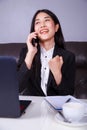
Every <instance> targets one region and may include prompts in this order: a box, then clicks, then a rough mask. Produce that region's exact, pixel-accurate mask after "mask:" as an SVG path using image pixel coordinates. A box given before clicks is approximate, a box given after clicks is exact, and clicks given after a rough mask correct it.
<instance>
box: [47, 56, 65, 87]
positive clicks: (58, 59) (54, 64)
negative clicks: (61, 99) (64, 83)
mask: <svg viewBox="0 0 87 130" xmlns="http://www.w3.org/2000/svg"><path fill="white" fill-rule="evenodd" d="M48 64H49V68H50V70H51V72H52V73H53V75H54V78H55V81H56V83H57V84H60V82H61V79H62V73H61V68H62V65H63V58H62V56H58V55H57V56H55V57H54V58H52V59H51V60H50V61H49V63H48Z"/></svg>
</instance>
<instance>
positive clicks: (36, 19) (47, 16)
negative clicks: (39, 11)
mask: <svg viewBox="0 0 87 130" xmlns="http://www.w3.org/2000/svg"><path fill="white" fill-rule="evenodd" d="M47 18H51V17H50V16H45V17H44V19H47ZM39 20H40V19H39V18H38V19H35V21H39Z"/></svg>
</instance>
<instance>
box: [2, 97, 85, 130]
mask: <svg viewBox="0 0 87 130" xmlns="http://www.w3.org/2000/svg"><path fill="white" fill-rule="evenodd" d="M19 98H20V99H22V100H32V103H31V104H30V106H29V107H28V108H27V109H26V112H25V113H24V114H23V115H22V116H21V117H20V118H16V119H12V118H0V130H87V126H82V127H70V126H65V125H61V124H59V123H58V122H57V121H56V120H55V115H56V113H57V112H56V111H55V110H54V109H52V108H51V106H50V105H49V104H48V103H47V102H46V101H45V100H44V97H35V96H19Z"/></svg>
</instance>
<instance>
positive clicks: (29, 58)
mask: <svg viewBox="0 0 87 130" xmlns="http://www.w3.org/2000/svg"><path fill="white" fill-rule="evenodd" d="M36 37H37V33H36V32H33V33H30V34H29V35H28V38H27V41H26V44H27V48H28V52H27V54H26V57H25V63H26V65H27V67H28V69H30V68H31V65H32V61H33V58H34V56H35V54H36V53H37V43H35V46H33V45H32V39H33V38H36Z"/></svg>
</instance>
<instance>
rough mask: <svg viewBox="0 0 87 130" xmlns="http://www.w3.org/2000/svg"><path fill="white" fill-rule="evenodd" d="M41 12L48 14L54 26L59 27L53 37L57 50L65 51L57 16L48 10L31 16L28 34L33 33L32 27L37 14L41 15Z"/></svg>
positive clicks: (38, 11)
mask: <svg viewBox="0 0 87 130" xmlns="http://www.w3.org/2000/svg"><path fill="white" fill-rule="evenodd" d="M41 12H43V13H46V14H48V15H49V16H50V17H51V18H52V19H53V21H54V23H55V25H56V24H58V25H59V29H58V31H57V32H56V33H55V36H54V39H55V44H58V47H59V48H63V49H65V45H64V37H63V33H62V29H61V25H60V22H59V20H58V18H57V16H56V15H55V14H54V13H53V12H51V11H50V10H48V9H42V10H37V12H36V13H35V15H34V16H33V19H32V22H31V28H30V33H31V32H34V25H35V19H36V16H37V15H38V14H39V13H41Z"/></svg>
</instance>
